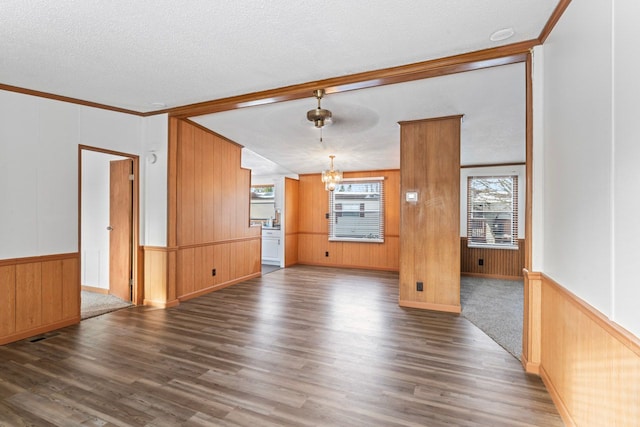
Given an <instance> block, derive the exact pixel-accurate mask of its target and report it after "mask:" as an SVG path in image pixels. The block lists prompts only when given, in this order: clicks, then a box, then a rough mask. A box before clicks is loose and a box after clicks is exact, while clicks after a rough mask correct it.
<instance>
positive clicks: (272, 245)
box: [262, 228, 282, 265]
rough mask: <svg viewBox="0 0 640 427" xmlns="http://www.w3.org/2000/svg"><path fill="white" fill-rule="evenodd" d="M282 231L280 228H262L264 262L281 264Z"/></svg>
mask: <svg viewBox="0 0 640 427" xmlns="http://www.w3.org/2000/svg"><path fill="white" fill-rule="evenodd" d="M281 233H282V232H281V231H280V229H275V228H263V229H262V263H263V264H273V265H280V257H281V255H280V254H281V250H280V248H281V245H282V234H281Z"/></svg>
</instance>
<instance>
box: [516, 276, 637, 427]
mask: <svg viewBox="0 0 640 427" xmlns="http://www.w3.org/2000/svg"><path fill="white" fill-rule="evenodd" d="M527 295H528V298H526V299H525V330H524V331H523V332H524V338H525V339H524V343H523V355H522V362H523V365H524V366H525V368H526V369H527V371H528V372H531V373H536V371H539V373H540V376H541V377H542V380H543V381H544V383H545V385H546V387H547V390H549V393H550V394H551V396H552V398H553V400H554V402H555V404H556V407H557V408H558V411H559V412H560V414H561V416H562V418H563V420H564V422H565V423H566V424H567V425H569V426H632V425H638V424H637V423H638V420H640V339H638V337H636V336H634V335H633V334H631V333H630V332H628V331H626V330H625V329H623V328H621V327H620V326H618V325H617V324H615V323H614V322H612V321H611V320H609V319H607V318H606V317H605V316H604V315H603V314H602V313H600V312H599V311H598V310H596V309H595V308H593V307H592V306H590V305H589V304H587V303H586V302H584V301H583V300H581V299H580V298H578V297H577V296H575V295H573V294H572V293H571V292H569V291H568V290H567V289H565V288H564V287H563V286H561V285H560V284H558V283H556V282H555V281H554V280H553V279H551V278H550V277H548V276H546V275H544V274H541V273H536V272H532V273H529V272H525V297H526V296H527Z"/></svg>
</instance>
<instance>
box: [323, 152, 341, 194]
mask: <svg viewBox="0 0 640 427" xmlns="http://www.w3.org/2000/svg"><path fill="white" fill-rule="evenodd" d="M335 157H336V156H334V155H331V156H329V158H330V159H331V169H329V170H325V171H322V182H324V189H325V190H327V191H333V190H335V189H336V186H337V185H338V184H339V183H341V182H342V172H341V171H339V170H334V169H333V159H334V158H335Z"/></svg>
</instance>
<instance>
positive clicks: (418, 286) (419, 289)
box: [416, 282, 424, 292]
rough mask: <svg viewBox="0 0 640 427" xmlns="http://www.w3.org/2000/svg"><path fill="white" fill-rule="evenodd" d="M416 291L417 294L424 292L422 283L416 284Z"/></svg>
mask: <svg viewBox="0 0 640 427" xmlns="http://www.w3.org/2000/svg"><path fill="white" fill-rule="evenodd" d="M416 291H418V292H422V291H424V284H423V283H422V282H416Z"/></svg>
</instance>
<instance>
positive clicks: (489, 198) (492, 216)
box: [467, 176, 518, 249]
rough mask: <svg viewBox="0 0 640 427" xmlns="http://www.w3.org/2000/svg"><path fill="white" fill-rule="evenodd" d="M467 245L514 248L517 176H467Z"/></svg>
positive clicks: (516, 222)
mask: <svg viewBox="0 0 640 427" xmlns="http://www.w3.org/2000/svg"><path fill="white" fill-rule="evenodd" d="M467 245H468V246H483V247H499V248H509V249H517V248H518V177H517V176H470V177H468V181H467Z"/></svg>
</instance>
